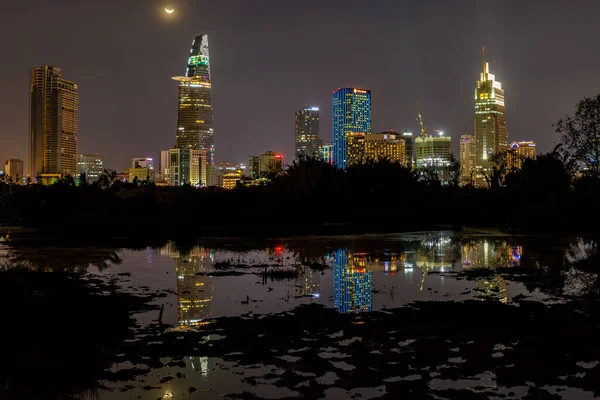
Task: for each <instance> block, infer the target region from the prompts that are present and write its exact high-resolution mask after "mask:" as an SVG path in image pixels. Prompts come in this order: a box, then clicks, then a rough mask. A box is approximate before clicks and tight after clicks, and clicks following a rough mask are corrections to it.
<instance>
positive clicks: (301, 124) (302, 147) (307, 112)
mask: <svg viewBox="0 0 600 400" xmlns="http://www.w3.org/2000/svg"><path fill="white" fill-rule="evenodd" d="M295 122H296V123H295V128H296V129H295V131H296V157H300V156H310V157H318V156H319V148H320V147H321V145H322V144H323V141H322V140H321V137H320V136H319V107H304V108H302V109H300V110H298V111H296V119H295Z"/></svg>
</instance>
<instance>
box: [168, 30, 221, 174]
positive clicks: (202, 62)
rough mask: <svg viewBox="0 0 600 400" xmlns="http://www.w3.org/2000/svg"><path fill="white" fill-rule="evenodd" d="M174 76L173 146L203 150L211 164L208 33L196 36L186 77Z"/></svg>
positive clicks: (212, 156) (211, 140) (212, 132)
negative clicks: (176, 102)
mask: <svg viewBox="0 0 600 400" xmlns="http://www.w3.org/2000/svg"><path fill="white" fill-rule="evenodd" d="M173 79H174V80H176V81H178V82H179V99H178V104H177V136H176V141H175V146H176V147H177V148H181V149H190V150H205V151H206V158H207V161H208V163H209V164H213V163H214V153H215V142H214V128H213V106H212V86H211V81H210V63H209V55H208V35H204V34H203V35H199V36H196V38H195V39H194V42H193V43H192V49H191V50H190V56H189V59H188V66H187V69H186V72H185V76H175V77H173Z"/></svg>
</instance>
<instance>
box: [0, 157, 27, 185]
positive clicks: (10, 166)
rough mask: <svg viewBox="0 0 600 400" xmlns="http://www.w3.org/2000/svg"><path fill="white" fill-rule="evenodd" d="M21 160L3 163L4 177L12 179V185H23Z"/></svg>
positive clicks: (15, 159)
mask: <svg viewBox="0 0 600 400" xmlns="http://www.w3.org/2000/svg"><path fill="white" fill-rule="evenodd" d="M23 165H24V163H23V160H20V159H18V158H11V159H8V160H6V162H5V163H4V175H6V176H7V177H10V178H12V181H13V183H16V184H19V185H20V184H21V183H23V178H24V176H23Z"/></svg>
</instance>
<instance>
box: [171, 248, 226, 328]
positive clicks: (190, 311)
mask: <svg viewBox="0 0 600 400" xmlns="http://www.w3.org/2000/svg"><path fill="white" fill-rule="evenodd" d="M163 252H164V253H166V254H167V255H168V256H169V257H170V258H174V259H175V272H176V274H175V275H176V277H177V308H178V310H177V311H178V312H177V318H178V321H179V327H180V328H182V329H185V328H197V327H199V326H201V325H205V324H207V323H210V318H211V316H212V314H211V303H212V293H213V284H212V279H211V278H210V277H209V276H206V275H199V273H206V272H209V271H211V270H212V269H213V266H214V253H213V252H212V251H210V250H209V249H205V248H204V247H194V248H192V249H191V250H188V251H180V250H178V249H177V248H176V247H175V244H174V243H170V244H169V245H168V246H166V247H165V248H164V249H163ZM164 253H163V254H164Z"/></svg>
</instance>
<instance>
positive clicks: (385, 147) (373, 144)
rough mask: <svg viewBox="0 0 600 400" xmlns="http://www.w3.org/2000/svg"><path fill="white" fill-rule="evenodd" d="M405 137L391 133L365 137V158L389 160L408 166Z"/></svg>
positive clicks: (373, 134)
mask: <svg viewBox="0 0 600 400" xmlns="http://www.w3.org/2000/svg"><path fill="white" fill-rule="evenodd" d="M404 138H405V136H403V135H401V134H399V133H398V132H394V131H389V132H381V133H372V134H370V135H365V158H366V159H373V160H378V159H383V158H385V159H388V160H390V161H397V162H399V163H400V164H402V165H406V142H405V139H404Z"/></svg>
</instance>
